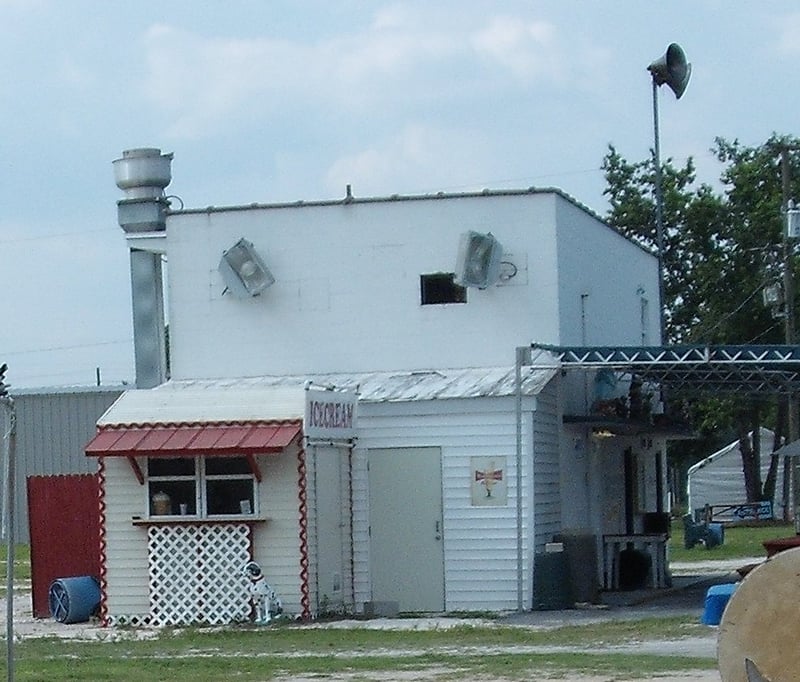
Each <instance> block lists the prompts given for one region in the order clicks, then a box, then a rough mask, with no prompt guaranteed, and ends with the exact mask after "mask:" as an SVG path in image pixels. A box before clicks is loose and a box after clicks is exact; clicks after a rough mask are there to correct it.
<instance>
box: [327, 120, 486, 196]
mask: <svg viewBox="0 0 800 682" xmlns="http://www.w3.org/2000/svg"><path fill="white" fill-rule="evenodd" d="M486 147H487V144H486V142H485V140H484V139H483V137H482V135H481V134H480V133H479V132H477V131H474V130H453V129H441V128H436V127H432V126H424V125H421V124H410V125H407V126H406V127H405V128H403V129H402V130H401V131H399V132H398V133H397V134H396V135H394V136H392V137H389V138H387V139H385V140H383V141H380V142H378V143H376V144H374V145H373V146H371V147H368V148H365V149H362V150H360V151H358V152H355V153H353V154H349V155H347V156H343V157H341V158H339V159H337V160H336V161H335V162H334V163H333V164H332V165H331V167H330V169H329V170H328V172H327V174H326V185H327V188H328V190H329V191H330V193H331V194H335V195H338V194H340V193H341V191H342V188H343V187H344V186H345V185H347V184H351V185H352V186H353V192H354V193H355V194H356V196H371V195H382V194H387V193H389V192H391V193H395V192H403V193H405V192H408V193H415V192H433V191H437V190H440V189H442V190H443V189H448V190H450V189H453V188H454V186H457V189H459V190H468V189H477V187H468V186H466V185H467V184H468V183H470V181H474V179H475V178H480V177H484V174H485V172H486V171H485V168H486V164H487V158H488V157H489V156H490V154H488V153H487V149H486Z"/></svg>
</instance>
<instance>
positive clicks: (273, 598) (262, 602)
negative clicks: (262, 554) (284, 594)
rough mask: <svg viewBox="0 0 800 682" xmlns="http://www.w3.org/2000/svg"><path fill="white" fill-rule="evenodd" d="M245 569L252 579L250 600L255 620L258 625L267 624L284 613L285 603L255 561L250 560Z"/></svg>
mask: <svg viewBox="0 0 800 682" xmlns="http://www.w3.org/2000/svg"><path fill="white" fill-rule="evenodd" d="M244 571H245V573H246V574H247V577H248V578H249V579H250V601H251V603H252V605H253V611H254V614H255V615H254V621H253V622H255V624H256V625H266V624H267V623H269V622H270V621H271V620H272V619H273V618H274V617H275V616H277V615H280V614H281V613H283V605H282V604H281V600H280V599H279V598H278V595H277V594H275V590H273V589H272V588H271V587H270V586H269V583H268V582H267V579H266V578H265V577H264V573H263V572H262V571H261V566H259V565H258V564H257V563H256V562H255V561H250V562H249V563H248V564H247V565H246V566H245V567H244Z"/></svg>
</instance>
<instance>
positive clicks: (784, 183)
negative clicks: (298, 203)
mask: <svg viewBox="0 0 800 682" xmlns="http://www.w3.org/2000/svg"><path fill="white" fill-rule="evenodd" d="M796 149H798V147H797V146H793V145H787V144H782V145H780V159H781V215H782V217H783V220H782V221H781V222H782V228H783V301H784V313H785V315H784V333H785V341H786V344H787V345H794V343H795V320H794V314H795V313H794V272H793V270H792V253H793V248H792V238H791V237H790V235H789V227H788V220H789V209H790V208H791V198H792V196H791V192H792V189H791V170H792V169H791V165H790V158H789V152H790V151H793V150H796ZM788 403H789V404H788V409H787V417H786V420H787V429H786V430H787V438H786V440H787V442H788V443H793V442H794V441H796V440H797V439H798V438H800V414H798V401H797V396H796V395H794V394H790V395H789V399H788ZM784 473H786V472H784ZM791 473H792V476H791V478H792V514H793V516H794V531H795V533H796V534H798V535H800V495H798V486H800V470H798V462H797V461H795V460H793V461H792V464H791Z"/></svg>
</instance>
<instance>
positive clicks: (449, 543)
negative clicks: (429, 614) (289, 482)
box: [354, 398, 557, 611]
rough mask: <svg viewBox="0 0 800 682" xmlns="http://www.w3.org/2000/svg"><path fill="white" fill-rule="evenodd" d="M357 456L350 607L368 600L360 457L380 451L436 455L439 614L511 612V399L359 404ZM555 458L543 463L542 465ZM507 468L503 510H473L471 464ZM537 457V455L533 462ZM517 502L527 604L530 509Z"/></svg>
mask: <svg viewBox="0 0 800 682" xmlns="http://www.w3.org/2000/svg"><path fill="white" fill-rule="evenodd" d="M532 406H533V401H532V400H526V406H525V409H526V414H527V418H526V420H525V428H524V434H523V443H524V444H525V447H524V454H523V462H524V464H523V472H522V478H523V489H526V488H530V486H531V470H530V469H531V467H530V462H531V451H530V442H531V429H530V426H531V422H532V420H531V417H530V410H531V408H532ZM359 427H360V437H359V446H358V448H357V449H356V467H355V471H354V480H355V486H356V488H355V510H354V513H355V520H356V523H355V556H356V562H355V564H356V604H357V605H358V606H359V607H360V606H361V605H362V604H363V602H364V601H368V600H369V599H370V592H369V541H368V534H367V524H368V517H369V510H368V509H367V508H366V503H367V499H368V495H366V462H365V459H366V457H365V454H366V453H365V451H366V450H367V449H369V448H383V447H397V448H407V447H425V446H433V447H439V448H441V452H442V488H443V490H442V493H443V503H444V529H443V530H444V534H443V540H444V553H445V607H446V609H447V610H448V611H460V610H469V611H474V610H483V609H486V610H496V611H502V610H513V609H516V608H517V576H518V571H517V520H516V412H515V407H514V399H513V398H497V399H472V400H447V401H432V402H418V403H400V404H365V405H363V406H362V407H361V412H360V422H359ZM555 448H556V453H555V454H554V455H550V454H547V455H545V461H547V460H551V459H552V458H553V457H555V458H556V459H557V442H556V443H555ZM476 456H480V457H485V456H492V457H493V458H497V459H498V460H500V459H502V460H503V461H504V462H505V475H506V476H507V479H508V502H507V504H506V505H505V506H503V507H473V506H472V505H471V495H470V482H471V476H472V471H471V459H470V458H471V457H476ZM537 457H538V455H537ZM529 500H530V496H526V497H525V499H524V500H523V526H524V527H523V551H524V555H525V557H526V560H525V566H524V574H523V587H524V590H523V599H524V601H525V603H527V604H529V603H530V599H531V595H530V579H531V572H530V570H531V561H532V542H531V537H530V535H531V527H530V516H531V509H530V506H529Z"/></svg>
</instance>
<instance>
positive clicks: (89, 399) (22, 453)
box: [12, 388, 122, 544]
mask: <svg viewBox="0 0 800 682" xmlns="http://www.w3.org/2000/svg"><path fill="white" fill-rule="evenodd" d="M121 392H122V391H121V390H119V389H104V388H97V389H81V390H75V391H64V392H60V391H55V392H49V393H45V392H42V393H28V392H25V393H20V394H17V393H13V392H12V396H13V398H14V404H15V406H16V411H17V450H16V471H17V476H16V481H15V485H16V491H15V492H16V495H15V500H14V502H15V505H16V512H17V513H16V523H15V528H14V538H15V540H16V541H17V542H20V543H23V544H24V543H28V542H30V534H29V529H28V502H27V494H26V485H25V481H26V479H27V477H28V476H48V475H61V474H85V473H89V474H94V473H96V471H97V460H95V459H94V458H90V457H87V456H86V455H85V454H84V451H83V447H84V446H85V445H86V443H88V442H89V440H90V439H91V438H92V436H94V434H95V429H96V427H95V424H96V422H97V419H98V418H99V417H100V416H101V415H102V414H103V413H104V412H105V411H106V410H107V409H108V407H109V406H110V405H111V403H113V402H114V401H115V400H116V399H117V397H119V395H120V393H121Z"/></svg>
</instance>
